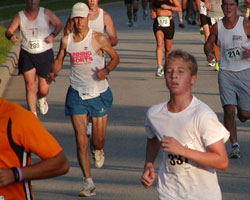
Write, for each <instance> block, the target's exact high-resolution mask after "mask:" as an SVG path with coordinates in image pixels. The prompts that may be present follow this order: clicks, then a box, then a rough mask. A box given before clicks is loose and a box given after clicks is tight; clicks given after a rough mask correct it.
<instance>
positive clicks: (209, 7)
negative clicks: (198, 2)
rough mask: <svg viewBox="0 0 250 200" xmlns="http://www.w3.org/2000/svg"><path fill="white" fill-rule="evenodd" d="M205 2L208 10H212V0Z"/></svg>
mask: <svg viewBox="0 0 250 200" xmlns="http://www.w3.org/2000/svg"><path fill="white" fill-rule="evenodd" d="M204 3H205V5H206V8H207V10H211V3H210V0H205V1H204Z"/></svg>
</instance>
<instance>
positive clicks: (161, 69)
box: [155, 66, 164, 76]
mask: <svg viewBox="0 0 250 200" xmlns="http://www.w3.org/2000/svg"><path fill="white" fill-rule="evenodd" d="M163 74H164V69H163V67H162V66H158V67H157V71H156V74H155V75H156V76H163Z"/></svg>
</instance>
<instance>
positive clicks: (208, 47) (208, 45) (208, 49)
mask: <svg viewBox="0 0 250 200" xmlns="http://www.w3.org/2000/svg"><path fill="white" fill-rule="evenodd" d="M217 36H218V25H217V23H216V24H214V25H213V26H212V29H211V32H210V35H209V37H208V39H207V41H206V42H205V44H204V52H205V54H206V56H207V60H208V61H209V62H211V61H212V60H213V58H214V52H213V44H214V43H216V41H217Z"/></svg>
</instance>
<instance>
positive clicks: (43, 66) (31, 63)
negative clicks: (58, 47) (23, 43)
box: [18, 49, 54, 78]
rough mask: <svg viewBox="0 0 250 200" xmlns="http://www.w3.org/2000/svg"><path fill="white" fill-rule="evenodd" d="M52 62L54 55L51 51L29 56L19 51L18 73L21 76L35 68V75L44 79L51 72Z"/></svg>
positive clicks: (29, 54) (27, 53)
mask: <svg viewBox="0 0 250 200" xmlns="http://www.w3.org/2000/svg"><path fill="white" fill-rule="evenodd" d="M53 61H54V53H53V50H52V49H49V50H47V51H45V52H43V53H39V54H31V53H29V52H27V51H25V50H23V49H21V51H20V54H19V60H18V70H19V72H18V73H19V74H23V73H24V72H27V71H29V70H31V69H33V68H36V74H37V75H38V76H41V77H43V78H46V76H47V75H48V74H49V73H50V71H51V65H52V63H53Z"/></svg>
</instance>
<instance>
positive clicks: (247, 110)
mask: <svg viewBox="0 0 250 200" xmlns="http://www.w3.org/2000/svg"><path fill="white" fill-rule="evenodd" d="M238 8H239V6H238V1H237V0H223V3H222V10H223V13H224V17H223V19H222V21H219V22H218V23H216V24H214V25H213V27H212V29H211V34H210V36H209V38H208V40H207V42H206V43H205V45H204V51H205V53H206V56H207V59H208V61H211V60H212V58H213V52H212V45H213V43H215V42H216V41H217V44H218V45H219V46H220V51H221V53H220V66H221V69H220V71H219V74H218V83H219V90H220V98H221V103H222V106H223V110H224V125H225V127H226V128H227V129H228V130H229V132H230V141H231V143H232V152H231V153H230V155H229V156H230V157H231V158H240V146H239V143H238V139H237V127H236V121H235V114H236V110H237V116H238V118H239V120H240V121H241V122H245V121H246V120H249V119H250V104H249V102H250V81H249V76H250V45H249V44H250V39H249V38H250V21H248V20H246V19H243V18H242V17H239V16H237V11H238Z"/></svg>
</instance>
